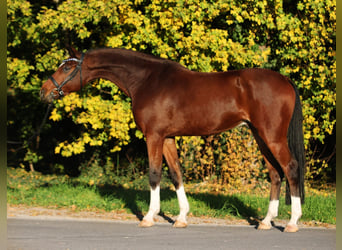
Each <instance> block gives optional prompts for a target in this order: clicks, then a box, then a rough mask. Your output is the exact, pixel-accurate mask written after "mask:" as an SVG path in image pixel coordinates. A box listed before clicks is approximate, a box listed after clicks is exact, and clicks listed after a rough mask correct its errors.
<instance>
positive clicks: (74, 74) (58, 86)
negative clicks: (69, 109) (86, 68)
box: [49, 53, 84, 97]
mask: <svg viewBox="0 0 342 250" xmlns="http://www.w3.org/2000/svg"><path fill="white" fill-rule="evenodd" d="M83 58H84V53H82V55H81V58H80V59H77V58H69V59H66V60H63V62H62V64H61V65H60V66H59V67H61V66H62V65H63V64H65V63H66V62H70V61H76V62H78V64H77V66H76V68H75V69H74V70H73V71H72V72H71V73H70V75H68V76H67V78H65V80H64V81H63V82H62V83H61V84H58V82H57V81H56V80H55V78H53V76H50V77H49V79H50V80H51V81H52V83H53V84H54V85H55V86H56V88H55V89H54V90H56V91H57V92H58V94H59V97H63V96H64V92H63V90H62V87H63V86H64V85H65V84H67V83H68V82H69V81H71V80H72V79H74V77H75V76H76V75H77V73H78V71H80V85H81V89H82V62H83ZM51 93H52V95H54V94H53V91H52V92H51Z"/></svg>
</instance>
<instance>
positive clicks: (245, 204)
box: [7, 168, 336, 224]
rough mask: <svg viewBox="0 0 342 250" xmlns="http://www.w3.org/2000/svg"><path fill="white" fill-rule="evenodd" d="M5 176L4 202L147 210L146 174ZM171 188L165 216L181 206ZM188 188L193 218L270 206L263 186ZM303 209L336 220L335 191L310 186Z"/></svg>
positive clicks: (17, 172) (240, 214) (257, 212)
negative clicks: (122, 177) (93, 181)
mask: <svg viewBox="0 0 342 250" xmlns="http://www.w3.org/2000/svg"><path fill="white" fill-rule="evenodd" d="M7 180H8V185H7V202H8V204H13V205H16V204H24V205H27V206H32V207H35V206H39V207H47V208H49V207H52V208H73V210H76V211H97V210H102V211H103V210H104V211H124V212H127V213H133V214H136V215H141V214H145V213H146V212H147V210H148V205H149V196H150V194H149V189H148V185H146V184H147V183H146V182H147V181H146V179H145V178H142V179H140V180H137V181H135V182H125V183H124V184H123V185H119V184H117V185H106V184H97V185H89V183H85V182H80V180H79V179H77V178H76V179H72V178H68V177H66V176H43V175H41V174H39V173H27V172H26V171H25V170H23V169H12V168H9V169H8V171H7ZM164 180H165V179H164ZM142 185H144V188H142ZM170 187H171V185H170V183H169V182H166V183H165V184H164V185H163V186H162V190H161V210H162V212H163V213H164V214H165V215H167V216H174V215H177V214H178V212H179V208H178V201H177V197H176V194H175V192H174V191H173V190H171V189H172V188H170ZM202 187H204V188H202ZM208 187H209V190H208ZM186 190H187V194H188V199H189V203H190V208H191V211H190V212H191V214H192V216H195V217H203V216H204V217H214V218H225V219H235V218H236V219H245V220H247V221H250V218H257V219H261V218H263V217H264V216H265V214H266V212H267V208H268V202H269V198H268V193H269V190H268V189H267V188H266V187H264V188H258V189H255V190H249V192H241V191H239V190H225V191H219V192H217V191H216V190H217V186H216V187H215V189H214V190H215V191H214V192H213V190H212V189H210V185H205V184H204V183H201V184H188V185H186ZM302 209H303V216H302V218H301V221H302V222H305V221H306V222H312V221H315V222H317V223H329V224H336V191H335V190H334V189H330V190H324V191H320V190H315V189H309V190H308V191H307V193H306V201H305V204H304V205H303V207H302ZM290 211H291V207H290V206H286V205H285V199H284V194H282V196H281V200H280V206H279V216H278V218H279V219H285V220H288V219H289V218H290Z"/></svg>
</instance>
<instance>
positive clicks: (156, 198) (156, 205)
mask: <svg viewBox="0 0 342 250" xmlns="http://www.w3.org/2000/svg"><path fill="white" fill-rule="evenodd" d="M159 211H160V186H159V185H157V186H156V188H155V189H154V190H153V189H152V188H151V198H150V208H149V209H148V212H147V214H146V215H145V216H144V219H143V220H145V221H150V222H153V218H154V216H156V215H157V214H158V213H159Z"/></svg>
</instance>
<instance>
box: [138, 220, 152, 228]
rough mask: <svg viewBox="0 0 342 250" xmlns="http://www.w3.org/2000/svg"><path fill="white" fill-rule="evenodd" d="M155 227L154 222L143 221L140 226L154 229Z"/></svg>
mask: <svg viewBox="0 0 342 250" xmlns="http://www.w3.org/2000/svg"><path fill="white" fill-rule="evenodd" d="M153 225H154V223H153V221H148V220H142V221H141V222H140V224H139V227H152V226H153Z"/></svg>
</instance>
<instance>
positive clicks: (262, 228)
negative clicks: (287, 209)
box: [258, 222, 272, 230]
mask: <svg viewBox="0 0 342 250" xmlns="http://www.w3.org/2000/svg"><path fill="white" fill-rule="evenodd" d="M271 227H272V225H267V224H265V223H262V222H261V223H259V226H258V230H270V229H271Z"/></svg>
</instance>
